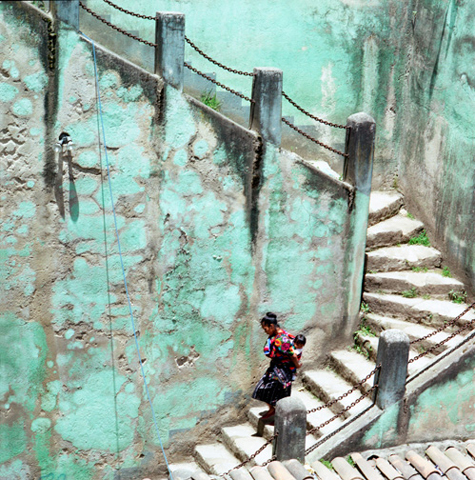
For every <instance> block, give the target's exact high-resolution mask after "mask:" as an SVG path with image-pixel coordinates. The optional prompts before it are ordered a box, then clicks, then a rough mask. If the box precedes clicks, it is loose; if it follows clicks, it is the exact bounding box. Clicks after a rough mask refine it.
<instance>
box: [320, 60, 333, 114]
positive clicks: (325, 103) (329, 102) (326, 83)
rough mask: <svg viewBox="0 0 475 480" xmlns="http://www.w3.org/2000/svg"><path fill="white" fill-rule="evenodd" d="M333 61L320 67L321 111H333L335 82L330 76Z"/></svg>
mask: <svg viewBox="0 0 475 480" xmlns="http://www.w3.org/2000/svg"><path fill="white" fill-rule="evenodd" d="M332 69H333V63H331V62H329V63H328V65H327V66H326V67H322V76H321V79H320V80H321V85H322V111H323V112H334V111H335V95H336V84H335V79H334V78H333V76H332Z"/></svg>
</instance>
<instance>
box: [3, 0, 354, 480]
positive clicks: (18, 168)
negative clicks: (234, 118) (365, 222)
mask: <svg viewBox="0 0 475 480" xmlns="http://www.w3.org/2000/svg"><path fill="white" fill-rule="evenodd" d="M0 16H1V21H0V28H1V30H0V35H1V37H0V51H1V55H2V65H3V66H2V77H1V83H0V95H1V98H0V108H1V109H2V116H1V122H2V130H3V131H4V133H6V135H7V137H5V138H8V142H5V143H2V148H3V156H2V167H1V170H0V171H1V175H2V179H3V180H4V181H3V182H2V187H1V188H2V191H1V196H2V218H3V219H4V220H5V221H4V222H2V226H1V236H0V245H1V252H2V259H3V261H2V263H1V268H2V272H1V273H2V278H4V279H5V281H4V282H2V285H1V288H2V292H1V293H2V298H4V299H5V302H3V303H2V308H1V312H0V313H1V316H0V329H1V332H2V335H1V339H0V355H1V358H2V359H5V361H2V366H1V369H0V385H1V387H0V388H1V390H0V412H1V415H2V419H3V420H2V422H1V426H0V440H1V444H2V451H1V453H0V455H1V456H0V476H2V475H3V476H5V477H9V478H36V477H38V478H39V477H40V476H41V475H43V476H47V475H54V476H55V478H56V477H58V476H60V475H62V474H64V475H66V476H67V478H74V479H92V478H101V479H103V478H115V477H114V475H116V472H117V470H118V469H119V468H120V469H121V472H122V473H123V474H124V475H125V474H127V475H130V476H131V478H135V477H134V476H137V475H138V474H141V473H144V474H145V473H149V474H151V473H153V472H157V471H163V467H164V464H163V459H162V455H161V453H160V450H159V446H158V438H157V434H156V431H155V429H154V425H153V421H152V414H151V409H150V406H149V404H148V402H147V397H146V394H145V390H144V384H143V380H142V377H141V374H140V369H139V363H138V357H137V352H136V347H135V341H134V338H133V333H132V328H131V320H130V316H129V312H128V307H127V298H126V294H125V289H124V284H123V278H122V271H121V265H120V261H119V256H118V244H117V241H116V239H115V226H114V218H113V211H112V208H111V198H110V193H109V189H108V185H107V181H106V173H107V172H106V159H105V156H104V153H103V152H101V151H100V150H99V145H98V142H99V138H101V135H100V130H99V128H100V122H99V120H98V116H97V110H96V89H95V80H94V63H93V57H92V49H91V46H90V44H88V43H87V42H86V41H85V40H83V39H81V38H80V37H79V36H78V34H77V33H76V32H74V31H72V30H71V29H69V28H67V27H65V26H61V27H60V28H59V30H58V31H57V41H56V50H55V57H56V58H55V61H56V66H55V70H54V71H50V70H49V68H48V62H47V54H48V50H47V45H46V43H47V40H48V37H47V32H46V28H47V24H46V22H44V21H43V20H42V19H41V18H40V17H38V16H37V14H35V13H32V11H31V10H29V9H25V7H22V6H21V5H19V4H14V3H4V2H3V3H1V4H0ZM32 25H35V27H34V28H33V29H32ZM97 59H98V71H99V89H100V93H101V98H102V110H103V119H104V127H105V131H106V141H107V146H108V159H109V162H110V172H111V182H112V191H113V199H114V203H115V207H116V216H117V226H118V233H119V237H120V242H121V250H122V255H123V262H124V266H125V271H126V278H127V284H128V290H129V293H130V299H131V305H132V311H133V314H134V320H135V326H136V329H137V332H138V334H139V337H138V339H139V344H140V351H141V355H142V358H143V359H144V371H145V375H146V378H147V381H148V384H149V391H150V396H151V400H152V403H153V405H154V408H155V412H156V416H157V420H158V424H159V428H160V433H161V436H162V439H163V441H164V443H165V446H166V448H167V452H168V454H169V455H170V458H172V459H175V460H176V459H179V458H180V457H182V456H183V455H186V454H188V453H190V452H191V448H192V446H193V445H194V444H196V442H198V441H205V440H207V439H208V438H209V435H210V432H213V431H214V430H216V429H217V428H218V427H219V426H220V425H222V423H223V422H225V421H227V420H230V419H234V418H236V417H237V416H238V415H239V414H240V413H241V411H242V406H243V404H244V403H245V402H246V401H248V400H249V396H250V393H251V391H252V385H253V384H254V383H255V381H256V379H257V378H258V376H259V375H260V374H261V373H262V370H263V368H264V366H265V365H266V363H267V362H266V360H265V358H264V356H263V355H262V354H261V349H262V346H263V343H264V340H265V336H264V334H263V333H262V331H261V329H260V325H259V323H258V321H257V320H258V318H259V317H260V316H261V315H262V314H263V313H264V312H266V311H268V310H273V311H276V312H277V313H278V314H279V315H280V317H281V319H282V320H283V323H284V326H285V327H286V328H288V329H290V330H291V331H295V332H297V331H304V332H305V333H306V334H307V336H308V338H309V342H308V347H307V352H308V354H306V359H307V361H308V362H309V363H310V362H312V361H314V360H317V359H318V358H319V357H321V355H322V353H323V349H322V346H323V345H328V344H331V341H332V338H331V337H332V325H333V324H334V323H335V322H336V320H337V319H338V318H339V317H340V316H341V308H342V307H341V305H342V304H343V303H344V301H343V299H344V295H345V292H344V291H343V289H340V290H338V291H337V292H335V285H339V284H341V277H342V274H343V271H344V256H345V232H346V230H347V225H348V219H349V217H348V199H349V190H348V185H345V184H343V183H342V182H341V181H339V180H338V178H337V177H338V175H336V176H334V177H329V176H328V175H327V174H324V173H322V172H321V171H320V170H319V169H318V168H317V167H316V166H315V165H313V164H310V163H308V162H305V161H303V160H301V159H300V158H299V157H297V156H296V155H294V154H291V153H289V152H280V151H278V150H274V149H272V148H271V147H265V148H264V153H260V152H261V148H260V145H259V142H258V139H257V136H256V135H255V134H253V133H252V132H249V131H247V130H245V129H242V128H241V127H239V126H237V125H235V124H233V123H232V122H230V121H229V120H226V119H225V118H223V117H221V116H220V115H219V114H217V113H216V112H214V111H212V110H210V109H207V108H206V107H204V106H203V105H201V104H199V103H198V102H196V101H194V100H192V99H190V98H188V97H186V96H184V95H182V94H181V93H179V92H177V91H176V90H174V89H172V88H170V87H166V86H164V85H163V84H162V83H161V81H160V80H159V79H158V78H157V77H153V76H150V75H148V74H147V73H146V72H142V71H140V70H137V69H135V68H133V67H131V66H130V65H128V64H127V63H125V62H123V61H122V60H120V58H116V57H114V56H111V55H110V54H109V53H105V52H104V51H103V50H101V49H100V48H98V51H97ZM62 131H67V132H68V133H69V134H70V135H71V137H72V138H73V140H74V142H75V147H74V151H73V152H72V154H69V153H67V152H64V153H63V154H62V155H59V154H58V153H55V152H54V151H53V148H52V147H53V144H54V142H55V141H56V140H57V139H58V136H59V134H60V133H61V132H62ZM101 140H102V138H101ZM253 175H254V177H256V176H258V177H260V180H259V182H257V183H258V185H254V188H253V187H252V182H253ZM289 285H290V286H291V288H289ZM335 293H336V294H335Z"/></svg>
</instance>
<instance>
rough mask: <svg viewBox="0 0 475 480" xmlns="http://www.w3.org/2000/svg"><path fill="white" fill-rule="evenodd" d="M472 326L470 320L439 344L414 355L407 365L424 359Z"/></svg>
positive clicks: (473, 321) (474, 322)
mask: <svg viewBox="0 0 475 480" xmlns="http://www.w3.org/2000/svg"><path fill="white" fill-rule="evenodd" d="M473 324H475V318H474V319H473V320H470V321H469V322H467V323H466V324H465V325H463V326H462V327H460V328H459V329H458V330H456V331H455V332H453V333H452V334H451V335H449V336H448V337H446V338H444V339H443V340H442V341H440V342H439V343H437V344H435V345H432V347H429V348H428V349H427V350H425V351H424V352H422V353H420V354H419V355H416V356H415V357H413V358H411V359H410V360H409V361H408V363H414V362H415V361H417V360H419V359H420V358H422V357H425V356H426V355H429V353H432V352H434V351H435V350H437V349H438V348H439V347H441V346H442V345H444V344H446V343H447V342H448V341H449V340H452V338H454V337H456V336H457V335H458V334H460V333H461V332H463V331H465V330H467V329H468V328H470V327H471V326H472V325H473Z"/></svg>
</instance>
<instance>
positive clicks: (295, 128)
mask: <svg viewBox="0 0 475 480" xmlns="http://www.w3.org/2000/svg"><path fill="white" fill-rule="evenodd" d="M282 121H283V122H284V123H285V124H286V125H288V126H289V127H290V128H292V129H293V130H295V131H296V132H298V133H300V135H303V136H304V137H305V138H308V139H309V140H311V141H312V142H314V143H316V144H317V145H320V146H321V147H323V148H326V149H327V150H330V152H333V153H337V154H338V155H341V156H342V157H345V158H347V157H348V156H349V155H348V154H347V153H343V152H340V150H336V149H335V148H332V147H329V146H328V145H325V144H324V143H322V142H320V141H318V140H317V139H315V138H313V137H312V136H311V135H309V134H308V133H305V132H304V131H303V130H300V128H298V127H296V126H295V125H294V124H293V123H291V122H289V121H288V120H287V119H286V118H284V117H282Z"/></svg>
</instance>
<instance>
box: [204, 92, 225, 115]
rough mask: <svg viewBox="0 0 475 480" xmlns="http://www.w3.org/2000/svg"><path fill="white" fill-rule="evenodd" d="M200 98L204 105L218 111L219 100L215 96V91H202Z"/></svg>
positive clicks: (219, 106)
mask: <svg viewBox="0 0 475 480" xmlns="http://www.w3.org/2000/svg"><path fill="white" fill-rule="evenodd" d="M200 100H201V102H202V103H204V104H205V105H206V106H208V107H210V108H212V109H213V110H216V111H217V112H219V110H220V109H221V102H220V101H219V100H218V98H217V97H216V93H215V94H214V95H212V94H211V92H207V93H202V94H201V97H200Z"/></svg>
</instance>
